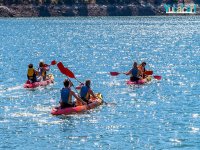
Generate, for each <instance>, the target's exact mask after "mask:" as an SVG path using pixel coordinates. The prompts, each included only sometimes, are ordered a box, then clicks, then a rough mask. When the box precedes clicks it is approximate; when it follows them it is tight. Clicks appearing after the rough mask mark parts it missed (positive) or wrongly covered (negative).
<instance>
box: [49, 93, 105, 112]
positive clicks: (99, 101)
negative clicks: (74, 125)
mask: <svg viewBox="0 0 200 150" xmlns="http://www.w3.org/2000/svg"><path fill="white" fill-rule="evenodd" d="M96 96H97V97H98V98H97V99H95V98H91V99H90V101H91V103H89V104H87V105H80V104H79V105H78V106H76V107H68V108H63V109H61V108H60V107H54V108H52V110H51V114H52V115H70V114H76V113H83V112H85V111H87V110H90V109H94V108H96V107H98V106H99V105H102V104H103V100H102V95H101V94H100V93H98V94H96Z"/></svg>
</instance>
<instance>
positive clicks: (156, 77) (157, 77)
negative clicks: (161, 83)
mask: <svg viewBox="0 0 200 150" xmlns="http://www.w3.org/2000/svg"><path fill="white" fill-rule="evenodd" d="M153 77H154V78H155V79H157V80H161V78H162V77H161V76H158V75H156V76H153Z"/></svg>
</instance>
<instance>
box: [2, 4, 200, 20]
mask: <svg viewBox="0 0 200 150" xmlns="http://www.w3.org/2000/svg"><path fill="white" fill-rule="evenodd" d="M156 15H166V12H165V9H164V6H163V5H162V4H161V5H151V4H148V5H135V4H129V5H97V4H75V5H33V4H29V5H15V4H13V5H9V6H0V17H59V16H66V17H67V16H156ZM184 15H185V14H184ZM195 15H199V13H196V14H195Z"/></svg>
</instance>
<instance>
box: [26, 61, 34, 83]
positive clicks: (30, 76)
mask: <svg viewBox="0 0 200 150" xmlns="http://www.w3.org/2000/svg"><path fill="white" fill-rule="evenodd" d="M27 78H28V80H31V81H32V82H33V83H34V82H36V72H35V70H34V68H33V64H29V65H28V71H27Z"/></svg>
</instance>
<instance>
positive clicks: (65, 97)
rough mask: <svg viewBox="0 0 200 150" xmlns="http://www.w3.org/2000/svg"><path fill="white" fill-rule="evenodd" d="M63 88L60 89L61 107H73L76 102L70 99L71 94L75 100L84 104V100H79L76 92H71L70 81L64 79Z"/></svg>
mask: <svg viewBox="0 0 200 150" xmlns="http://www.w3.org/2000/svg"><path fill="white" fill-rule="evenodd" d="M63 84H64V88H62V89H61V100H60V107H61V108H66V107H74V106H76V102H75V101H72V96H73V97H74V98H76V100H78V101H79V102H81V103H82V104H84V105H86V102H84V101H83V100H81V99H80V98H79V97H78V96H77V95H76V94H75V92H73V91H72V90H71V88H70V87H71V86H72V83H71V82H70V81H69V80H67V79H65V80H64V82H63Z"/></svg>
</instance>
